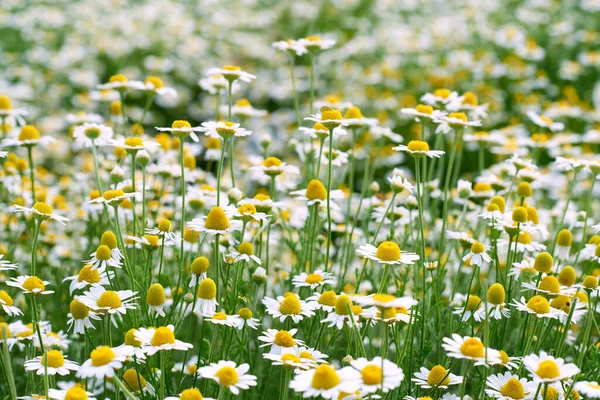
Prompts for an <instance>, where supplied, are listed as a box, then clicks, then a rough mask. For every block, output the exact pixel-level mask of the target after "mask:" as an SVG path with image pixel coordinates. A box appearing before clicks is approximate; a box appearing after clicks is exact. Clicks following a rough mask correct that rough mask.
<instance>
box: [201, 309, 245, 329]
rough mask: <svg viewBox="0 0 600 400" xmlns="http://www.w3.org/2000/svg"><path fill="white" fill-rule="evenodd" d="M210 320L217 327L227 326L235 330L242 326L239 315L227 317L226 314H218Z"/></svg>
mask: <svg viewBox="0 0 600 400" xmlns="http://www.w3.org/2000/svg"><path fill="white" fill-rule="evenodd" d="M208 320H209V321H210V322H212V323H213V324H216V325H225V326H230V327H233V328H238V327H239V326H240V325H241V324H242V321H241V318H240V316H239V315H227V314H226V313H224V312H216V313H214V314H213V315H211V317H210V318H209V319H208Z"/></svg>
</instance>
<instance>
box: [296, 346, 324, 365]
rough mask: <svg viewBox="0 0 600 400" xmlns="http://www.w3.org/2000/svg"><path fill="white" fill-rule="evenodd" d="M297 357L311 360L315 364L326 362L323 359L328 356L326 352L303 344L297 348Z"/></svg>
mask: <svg viewBox="0 0 600 400" xmlns="http://www.w3.org/2000/svg"><path fill="white" fill-rule="evenodd" d="M298 357H300V358H301V359H306V360H311V361H312V362H313V363H315V364H327V360H325V359H326V358H329V356H328V355H327V354H325V353H321V352H320V351H319V350H316V349H312V348H309V347H304V346H300V347H299V348H298Z"/></svg>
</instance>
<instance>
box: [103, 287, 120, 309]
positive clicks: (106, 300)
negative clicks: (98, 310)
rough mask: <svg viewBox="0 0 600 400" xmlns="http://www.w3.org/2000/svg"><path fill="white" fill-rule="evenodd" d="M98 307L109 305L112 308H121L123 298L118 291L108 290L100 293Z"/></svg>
mask: <svg viewBox="0 0 600 400" xmlns="http://www.w3.org/2000/svg"><path fill="white" fill-rule="evenodd" d="M98 307H107V308H110V309H115V308H119V307H121V298H120V297H119V295H118V294H117V293H116V292H113V291H112V290H107V291H105V292H104V293H102V294H101V295H100V298H99V299H98Z"/></svg>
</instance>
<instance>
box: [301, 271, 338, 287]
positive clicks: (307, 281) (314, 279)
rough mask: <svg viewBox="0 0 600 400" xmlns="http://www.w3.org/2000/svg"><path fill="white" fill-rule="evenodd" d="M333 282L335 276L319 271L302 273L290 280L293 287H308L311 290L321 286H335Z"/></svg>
mask: <svg viewBox="0 0 600 400" xmlns="http://www.w3.org/2000/svg"><path fill="white" fill-rule="evenodd" d="M335 282H336V279H335V276H334V275H333V274H332V273H331V272H324V271H322V270H320V269H319V270H316V271H315V272H313V273H310V274H307V273H306V272H303V273H301V274H300V275H296V276H294V277H293V278H292V284H293V285H294V286H295V287H297V288H300V287H306V286H308V287H310V288H311V289H313V290H314V289H316V288H318V287H319V286H323V285H335Z"/></svg>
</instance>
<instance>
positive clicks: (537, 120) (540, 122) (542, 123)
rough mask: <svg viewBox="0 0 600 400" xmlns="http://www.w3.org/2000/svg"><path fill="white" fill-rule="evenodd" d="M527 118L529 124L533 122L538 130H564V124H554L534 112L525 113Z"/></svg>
mask: <svg viewBox="0 0 600 400" xmlns="http://www.w3.org/2000/svg"><path fill="white" fill-rule="evenodd" d="M527 117H529V119H530V120H531V122H533V123H534V124H536V125H537V126H539V127H540V128H546V129H549V130H550V131H551V132H558V131H562V130H563V129H565V124H563V123H562V122H554V121H552V120H551V119H550V118H548V117H546V116H545V115H539V114H537V113H536V112H534V111H529V112H528V113H527Z"/></svg>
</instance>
